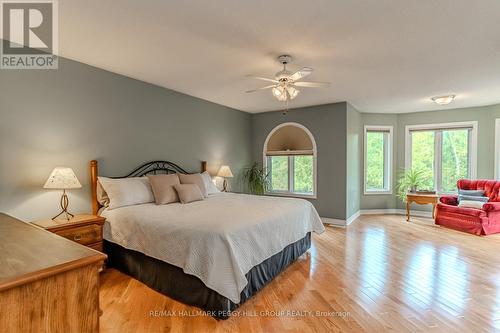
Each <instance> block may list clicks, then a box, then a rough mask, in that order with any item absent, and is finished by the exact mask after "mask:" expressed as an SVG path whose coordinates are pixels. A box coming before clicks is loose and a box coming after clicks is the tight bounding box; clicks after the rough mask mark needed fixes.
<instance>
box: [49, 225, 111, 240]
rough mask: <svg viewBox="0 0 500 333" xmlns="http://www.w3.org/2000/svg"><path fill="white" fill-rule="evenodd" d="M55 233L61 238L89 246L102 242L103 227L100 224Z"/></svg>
mask: <svg viewBox="0 0 500 333" xmlns="http://www.w3.org/2000/svg"><path fill="white" fill-rule="evenodd" d="M55 233H56V234H58V235H59V236H62V237H64V238H67V239H69V240H72V241H75V242H77V243H80V244H82V245H88V244H92V243H97V242H101V241H102V226H100V225H98V224H91V225H86V226H81V227H76V228H71V229H65V230H58V231H56V232H55Z"/></svg>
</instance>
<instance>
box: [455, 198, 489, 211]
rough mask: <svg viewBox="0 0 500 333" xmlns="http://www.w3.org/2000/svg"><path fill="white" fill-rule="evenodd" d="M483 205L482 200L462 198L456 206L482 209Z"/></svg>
mask: <svg viewBox="0 0 500 333" xmlns="http://www.w3.org/2000/svg"><path fill="white" fill-rule="evenodd" d="M483 205H484V202H482V201H472V200H462V201H460V203H459V204H458V207H467V208H476V209H482V208H483Z"/></svg>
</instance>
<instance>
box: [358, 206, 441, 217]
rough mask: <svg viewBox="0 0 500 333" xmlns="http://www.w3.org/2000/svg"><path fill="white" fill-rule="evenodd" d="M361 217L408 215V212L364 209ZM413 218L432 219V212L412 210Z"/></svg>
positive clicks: (393, 209)
mask: <svg viewBox="0 0 500 333" xmlns="http://www.w3.org/2000/svg"><path fill="white" fill-rule="evenodd" d="M360 213H361V215H389V214H394V215H406V210H404V209H395V208H391V209H362V210H360ZM411 215H412V216H418V217H432V212H426V211H422V210H412V211H411Z"/></svg>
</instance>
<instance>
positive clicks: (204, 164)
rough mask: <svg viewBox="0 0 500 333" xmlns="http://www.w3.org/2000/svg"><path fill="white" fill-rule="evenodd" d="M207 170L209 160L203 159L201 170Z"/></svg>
mask: <svg viewBox="0 0 500 333" xmlns="http://www.w3.org/2000/svg"><path fill="white" fill-rule="evenodd" d="M205 171H207V161H201V172H205Z"/></svg>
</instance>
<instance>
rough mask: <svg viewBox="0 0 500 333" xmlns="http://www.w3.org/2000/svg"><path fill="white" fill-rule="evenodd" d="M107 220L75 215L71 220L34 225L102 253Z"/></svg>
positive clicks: (41, 221)
mask: <svg viewBox="0 0 500 333" xmlns="http://www.w3.org/2000/svg"><path fill="white" fill-rule="evenodd" d="M104 221H105V218H104V217H101V216H97V215H75V217H73V218H72V219H71V220H69V221H67V220H65V219H61V220H51V219H46V220H40V221H34V222H32V223H33V224H35V225H37V226H39V227H42V228H44V229H45V230H48V231H50V232H53V233H55V234H57V235H59V236H62V237H64V238H67V239H69V240H72V241H74V242H76V243H79V244H82V245H85V246H87V247H90V248H92V249H94V250H97V251H100V252H102V227H103V225H104Z"/></svg>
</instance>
